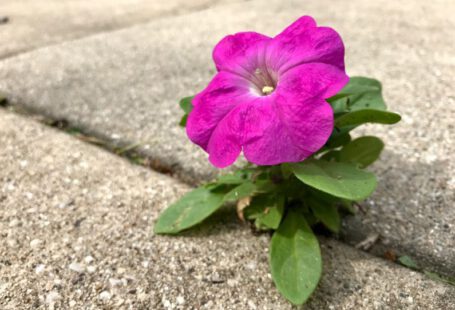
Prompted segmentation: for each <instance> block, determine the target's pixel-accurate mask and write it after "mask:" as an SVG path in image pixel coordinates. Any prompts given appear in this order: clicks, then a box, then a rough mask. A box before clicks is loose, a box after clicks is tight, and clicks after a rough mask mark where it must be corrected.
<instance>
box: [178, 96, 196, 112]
mask: <svg viewBox="0 0 455 310" xmlns="http://www.w3.org/2000/svg"><path fill="white" fill-rule="evenodd" d="M193 98H194V96H190V97H185V98H182V99H181V100H180V102H179V105H180V108H182V110H183V112H185V114H189V113H190V112H191V110H193V104H192V103H191V101H192V100H193Z"/></svg>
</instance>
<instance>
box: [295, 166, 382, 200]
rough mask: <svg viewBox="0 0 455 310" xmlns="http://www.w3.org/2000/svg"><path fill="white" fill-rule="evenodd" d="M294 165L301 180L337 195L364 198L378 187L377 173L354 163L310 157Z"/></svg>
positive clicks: (350, 198)
mask: <svg viewBox="0 0 455 310" xmlns="http://www.w3.org/2000/svg"><path fill="white" fill-rule="evenodd" d="M292 167H293V171H294V174H295V176H296V177H297V178H298V179H299V180H300V181H302V182H303V183H305V184H307V185H309V186H311V187H314V188H316V189H318V190H320V191H322V192H325V193H328V194H330V195H333V196H335V197H339V198H345V199H348V200H356V201H357V200H363V199H365V198H367V197H368V196H369V195H370V194H371V193H372V192H373V191H374V189H375V188H376V183H377V181H376V177H375V175H374V174H373V173H371V172H367V171H363V170H361V169H359V168H358V167H356V166H355V165H353V164H349V163H338V162H328V161H325V160H315V159H309V160H305V161H304V162H302V163H299V164H293V165H292Z"/></svg>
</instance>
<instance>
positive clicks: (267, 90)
mask: <svg viewBox="0 0 455 310" xmlns="http://www.w3.org/2000/svg"><path fill="white" fill-rule="evenodd" d="M274 89H275V88H273V87H272V86H264V87H262V93H263V94H264V95H270V94H271V93H273V90H274Z"/></svg>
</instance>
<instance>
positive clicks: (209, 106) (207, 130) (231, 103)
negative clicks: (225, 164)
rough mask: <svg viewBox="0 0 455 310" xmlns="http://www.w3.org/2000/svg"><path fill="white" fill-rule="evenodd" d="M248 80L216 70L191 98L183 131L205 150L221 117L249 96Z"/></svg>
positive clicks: (248, 98) (245, 100)
mask: <svg viewBox="0 0 455 310" xmlns="http://www.w3.org/2000/svg"><path fill="white" fill-rule="evenodd" d="M249 87H250V86H249V84H248V81H246V80H245V79H243V78H242V77H240V76H238V75H235V74H232V73H229V72H219V73H217V74H216V75H215V77H214V78H213V79H212V81H211V82H210V84H209V85H208V86H207V88H205V89H204V90H203V91H202V92H201V93H199V94H197V95H196V96H195V97H194V99H193V101H192V102H193V105H194V108H193V110H192V111H191V113H190V115H189V116H188V121H187V125H186V132H187V135H188V137H189V138H190V140H191V141H193V142H194V143H196V144H197V145H199V146H201V147H202V148H203V149H204V150H206V151H207V147H208V143H209V140H210V137H211V136H212V133H213V131H214V130H215V128H216V126H217V125H218V124H219V123H220V122H221V120H222V119H223V118H224V117H225V116H226V115H227V114H228V113H229V112H230V111H231V110H232V109H234V108H235V107H236V106H238V105H239V104H242V103H244V102H248V101H250V100H251V99H252V94H251V91H250V88H249Z"/></svg>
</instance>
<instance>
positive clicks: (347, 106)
mask: <svg viewBox="0 0 455 310" xmlns="http://www.w3.org/2000/svg"><path fill="white" fill-rule="evenodd" d="M381 92H382V86H381V83H380V82H379V81H378V80H375V79H371V78H365V77H351V78H350V80H349V83H348V84H347V85H346V86H345V87H344V88H343V89H342V90H341V91H340V92H339V93H338V94H336V95H335V96H333V97H331V98H329V99H328V101H329V102H330V104H331V105H332V107H333V109H334V113H335V114H338V113H343V112H348V111H357V110H362V109H375V110H385V109H386V105H385V102H384V99H383V97H382V94H381Z"/></svg>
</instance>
